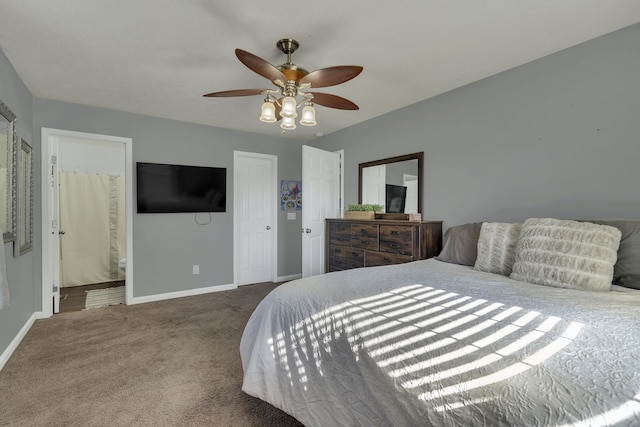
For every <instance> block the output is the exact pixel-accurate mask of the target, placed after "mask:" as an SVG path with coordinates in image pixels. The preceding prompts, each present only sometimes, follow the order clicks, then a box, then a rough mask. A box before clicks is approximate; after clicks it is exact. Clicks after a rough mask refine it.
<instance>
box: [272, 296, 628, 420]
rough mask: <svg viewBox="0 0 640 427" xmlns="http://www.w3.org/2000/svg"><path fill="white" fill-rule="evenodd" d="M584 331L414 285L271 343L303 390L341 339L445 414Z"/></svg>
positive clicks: (352, 304)
mask: <svg viewBox="0 0 640 427" xmlns="http://www.w3.org/2000/svg"><path fill="white" fill-rule="evenodd" d="M583 326H584V325H583V324H581V323H577V322H567V321H565V320H563V319H562V318H560V317H557V316H546V315H544V314H542V313H540V312H537V311H533V310H530V311H526V310H524V309H523V308H522V307H518V306H506V305H505V304H503V303H500V302H491V301H487V300H486V299H479V298H477V299H476V298H472V297H470V296H465V295H460V294H458V293H454V292H446V291H443V290H440V289H434V288H431V287H422V286H421V285H417V284H416V285H410V286H405V287H403V288H399V289H396V290H393V291H388V292H383V293H380V294H376V295H372V296H368V297H364V298H358V299H354V300H351V301H347V302H344V303H341V304H337V305H335V306H332V307H329V308H326V309H324V310H322V311H319V312H317V313H315V314H314V315H313V316H310V317H308V318H306V319H304V320H301V321H299V322H297V323H296V324H295V325H293V326H291V327H290V329H289V330H287V331H283V332H281V333H279V334H278V335H277V336H275V337H274V338H272V339H270V340H269V345H270V346H271V349H272V351H273V353H274V357H275V358H276V359H277V360H279V362H280V365H281V366H282V367H284V369H285V371H286V372H287V374H288V376H289V379H290V381H291V382H292V383H293V382H294V381H296V382H298V383H299V384H302V386H303V389H306V386H305V384H306V383H307V382H308V381H312V380H313V376H311V375H310V372H309V371H308V369H307V368H305V366H314V367H315V368H316V369H315V372H314V374H313V375H321V376H323V375H324V373H323V370H322V358H323V355H324V354H328V353H331V352H332V346H335V345H337V344H336V343H337V340H343V341H342V342H343V343H345V345H347V346H350V348H351V351H352V352H353V353H354V354H355V357H356V359H359V358H361V357H368V358H370V359H371V360H372V361H374V362H375V363H376V364H377V365H378V366H379V367H380V369H382V371H383V372H385V373H386V375H388V376H389V378H392V379H394V381H397V382H396V384H398V386H400V387H402V388H404V389H405V390H407V391H408V392H411V393H412V394H414V395H415V396H416V397H417V398H418V399H421V400H425V401H430V400H434V399H444V398H449V397H450V398H452V399H453V400H452V399H448V400H445V401H443V404H442V405H441V406H440V407H439V408H441V410H443V411H445V410H454V409H455V408H457V407H463V406H466V405H469V404H476V403H481V402H484V401H486V399H489V398H486V399H485V398H483V397H479V398H477V399H476V398H470V396H468V393H469V392H470V391H471V390H476V389H482V388H483V387H485V386H487V385H490V384H495V383H499V382H502V381H505V380H506V379H508V378H511V377H513V376H516V375H519V374H521V373H523V372H525V371H527V370H529V369H531V368H533V367H534V366H536V365H539V364H541V363H543V362H544V361H545V360H548V359H549V358H551V357H553V356H554V355H556V354H557V353H558V352H560V351H561V350H562V349H563V348H565V347H566V346H567V345H569V344H571V342H573V340H574V339H575V338H576V337H577V336H578V334H579V333H580V330H581V328H582V327H583ZM290 366H294V367H295V370H294V371H291V369H290V368H289V367H290ZM456 396H458V398H457V399H456ZM476 397H478V396H476ZM635 403H636V404H638V405H640V402H635Z"/></svg>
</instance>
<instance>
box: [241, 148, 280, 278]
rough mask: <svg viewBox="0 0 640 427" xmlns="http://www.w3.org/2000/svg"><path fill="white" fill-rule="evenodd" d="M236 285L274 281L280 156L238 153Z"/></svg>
mask: <svg viewBox="0 0 640 427" xmlns="http://www.w3.org/2000/svg"><path fill="white" fill-rule="evenodd" d="M233 170H234V212H235V213H234V215H235V216H234V222H235V237H234V241H235V248H236V250H235V252H234V264H235V268H234V270H235V283H236V285H248V284H251V283H261V282H268V281H273V272H274V271H275V267H274V265H275V258H276V257H275V254H276V253H277V251H276V250H275V248H276V241H277V231H276V220H275V219H276V209H277V204H278V200H277V195H276V194H277V193H276V189H277V184H276V178H275V177H276V170H277V157H276V156H270V155H264V154H256V153H243V152H238V151H236V152H234V163H233Z"/></svg>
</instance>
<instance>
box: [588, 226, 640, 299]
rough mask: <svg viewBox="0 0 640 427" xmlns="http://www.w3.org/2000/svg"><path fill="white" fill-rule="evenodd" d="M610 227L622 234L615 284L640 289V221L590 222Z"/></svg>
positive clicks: (614, 277)
mask: <svg viewBox="0 0 640 427" xmlns="http://www.w3.org/2000/svg"><path fill="white" fill-rule="evenodd" d="M589 222H593V223H595V224H603V225H610V226H612V227H616V228H617V229H618V230H620V231H621V232H622V237H621V238H620V247H619V248H618V259H617V261H616V265H614V266H613V284H614V285H618V286H624V287H626V288H632V289H640V220H637V219H635V220H622V219H620V220H617V219H616V220H600V219H598V220H589Z"/></svg>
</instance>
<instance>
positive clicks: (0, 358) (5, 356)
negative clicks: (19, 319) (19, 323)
mask: <svg viewBox="0 0 640 427" xmlns="http://www.w3.org/2000/svg"><path fill="white" fill-rule="evenodd" d="M36 318H37V313H33V314H32V315H31V317H29V320H27V322H26V323H25V324H24V326H23V327H22V329H20V332H18V335H16V336H15V338H14V339H13V340H12V341H11V343H10V344H9V346H8V347H7V349H6V350H5V351H4V352H3V353H2V355H0V371H1V370H2V368H4V365H6V364H7V362H8V361H9V358H10V357H11V355H12V354H13V352H14V351H16V349H17V348H18V345H20V343H21V342H22V340H23V339H24V337H25V336H26V335H27V332H29V329H31V327H32V326H33V323H34V322H35V321H36Z"/></svg>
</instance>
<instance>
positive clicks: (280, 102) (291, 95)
mask: <svg viewBox="0 0 640 427" xmlns="http://www.w3.org/2000/svg"><path fill="white" fill-rule="evenodd" d="M276 46H277V47H278V49H280V51H282V53H284V54H286V55H287V62H286V63H284V64H281V65H278V66H274V65H273V64H270V63H269V62H267V61H265V60H264V59H262V58H260V57H259V56H256V55H254V54H252V53H250V52H247V51H246V50H242V49H236V50H235V53H236V57H237V58H238V59H239V60H240V62H242V63H243V64H244V65H245V66H247V68H249V69H250V70H251V71H253V72H255V73H256V74H259V75H260V76H262V77H264V78H266V79H267V80H269V81H270V82H271V83H272V84H274V85H275V86H276V88H275V89H274V88H273V87H271V88H268V89H236V90H225V91H222V92H212V93H207V94H205V95H204V96H206V97H212V98H221V97H232V96H253V95H259V94H263V95H264V94H266V99H265V100H264V102H263V104H262V108H261V111H260V116H259V120H260V121H261V122H264V123H275V122H278V121H281V122H280V127H281V128H282V129H283V132H284V131H287V130H294V129H296V127H297V126H296V118H298V111H297V110H298V107H300V106H302V105H304V107H303V108H302V110H301V113H300V114H301V117H300V119H299V121H300V125H301V126H316V124H317V122H316V110H315V108H314V105H321V106H323V107H327V108H334V109H338V110H358V106H357V105H356V104H354V103H353V102H351V101H349V100H348V99H345V98H342V97H340V96H337V95H332V94H329V93H317V92H307V91H306V90H307V89H312V88H313V89H315V88H322V87H329V86H336V85H339V84H342V83H344V82H347V81H349V80H351V79H353V78H354V77H356V76H358V75H359V74H360V73H361V72H362V70H363V68H362V67H361V66H358V65H338V66H334V67H327V68H321V69H318V70H315V71H311V72H308V71H307V70H305V69H304V68H301V67H299V66H298V65H296V64H294V63H293V62H292V61H291V55H292V54H293V53H294V52H295V51H296V50H297V49H298V48H299V47H300V44H299V43H298V42H297V41H295V40H293V39H289V38H286V39H281V40H279V41H278V42H277V43H276ZM272 95H273V96H272ZM298 100H300V102H299V103H298Z"/></svg>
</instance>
